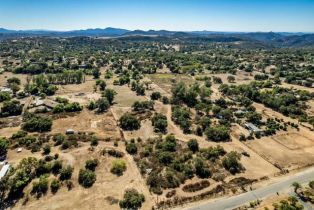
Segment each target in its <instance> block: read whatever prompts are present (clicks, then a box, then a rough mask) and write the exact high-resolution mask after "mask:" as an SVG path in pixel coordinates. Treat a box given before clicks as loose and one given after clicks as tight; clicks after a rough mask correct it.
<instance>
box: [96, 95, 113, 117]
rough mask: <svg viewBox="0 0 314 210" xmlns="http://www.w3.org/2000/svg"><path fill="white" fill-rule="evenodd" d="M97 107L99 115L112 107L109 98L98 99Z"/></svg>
mask: <svg viewBox="0 0 314 210" xmlns="http://www.w3.org/2000/svg"><path fill="white" fill-rule="evenodd" d="M96 105H97V108H98V109H97V112H99V113H102V112H105V111H107V110H108V109H109V107H110V103H109V101H108V100H107V98H104V97H102V98H100V99H98V100H97V102H96Z"/></svg>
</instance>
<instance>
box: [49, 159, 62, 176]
mask: <svg viewBox="0 0 314 210" xmlns="http://www.w3.org/2000/svg"><path fill="white" fill-rule="evenodd" d="M61 169H62V162H61V161H60V160H55V161H54V162H53V163H52V166H51V171H52V173H53V174H55V175H57V174H59V173H60V170H61Z"/></svg>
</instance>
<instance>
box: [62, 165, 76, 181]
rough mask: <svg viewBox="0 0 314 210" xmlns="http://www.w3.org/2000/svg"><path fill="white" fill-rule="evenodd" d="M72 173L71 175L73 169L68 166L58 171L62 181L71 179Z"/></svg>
mask: <svg viewBox="0 0 314 210" xmlns="http://www.w3.org/2000/svg"><path fill="white" fill-rule="evenodd" d="M72 173H73V168H72V167H71V166H69V165H68V166H64V167H62V169H61V170H60V180H61V181H64V180H68V179H71V177H72Z"/></svg>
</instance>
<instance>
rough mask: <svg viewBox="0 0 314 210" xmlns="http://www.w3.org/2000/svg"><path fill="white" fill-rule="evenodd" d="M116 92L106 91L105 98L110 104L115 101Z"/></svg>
mask: <svg viewBox="0 0 314 210" xmlns="http://www.w3.org/2000/svg"><path fill="white" fill-rule="evenodd" d="M116 94H117V93H116V91H114V90H112V89H106V90H105V91H104V92H103V96H104V97H105V98H107V100H108V102H109V104H112V103H113V100H114V97H115V95H116Z"/></svg>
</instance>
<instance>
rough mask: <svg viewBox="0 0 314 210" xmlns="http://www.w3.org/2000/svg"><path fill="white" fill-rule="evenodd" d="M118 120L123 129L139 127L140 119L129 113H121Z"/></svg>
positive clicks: (136, 128)
mask: <svg viewBox="0 0 314 210" xmlns="http://www.w3.org/2000/svg"><path fill="white" fill-rule="evenodd" d="M119 122H120V126H121V128H122V129H123V130H130V131H131V130H138V129H139V128H140V127H141V123H140V121H139V120H138V119H137V118H136V117H135V116H133V115H131V114H129V113H125V114H124V115H122V116H121V118H120V120H119Z"/></svg>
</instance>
